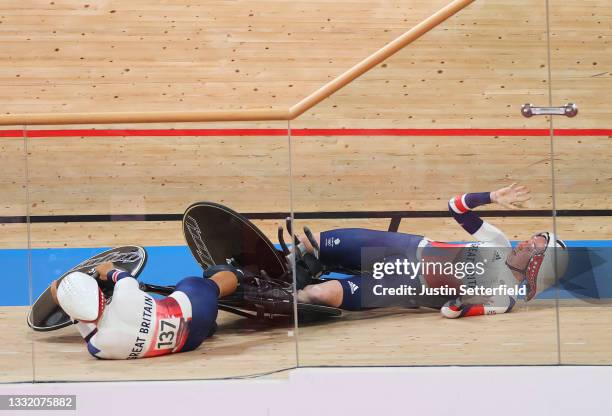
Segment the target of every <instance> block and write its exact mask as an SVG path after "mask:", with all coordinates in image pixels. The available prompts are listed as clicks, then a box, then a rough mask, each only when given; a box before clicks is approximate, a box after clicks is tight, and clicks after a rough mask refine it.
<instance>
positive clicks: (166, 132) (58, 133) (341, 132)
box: [0, 129, 612, 138]
mask: <svg viewBox="0 0 612 416" xmlns="http://www.w3.org/2000/svg"><path fill="white" fill-rule="evenodd" d="M26 134H27V137H28V138H52V137H176V136H183V137H210V136H217V137H235V136H285V135H287V130H285V129H148V130H143V129H75V130H28V131H27V133H26ZM549 134H550V131H549V130H548V129H293V130H291V135H292V136H296V137H297V136H299V137H305V136H396V137H401V136H405V137H407V136H413V137H432V136H436V137H470V136H472V137H473V136H486V137H491V136H523V137H548V136H549ZM555 135H557V136H570V137H579V136H583V137H585V136H610V137H612V129H557V130H555ZM23 136H24V133H23V130H0V137H9V138H23Z"/></svg>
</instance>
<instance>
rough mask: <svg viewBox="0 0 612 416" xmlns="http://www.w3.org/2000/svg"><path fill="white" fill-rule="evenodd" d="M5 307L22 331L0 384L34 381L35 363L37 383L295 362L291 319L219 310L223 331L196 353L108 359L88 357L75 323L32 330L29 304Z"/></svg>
mask: <svg viewBox="0 0 612 416" xmlns="http://www.w3.org/2000/svg"><path fill="white" fill-rule="evenodd" d="M0 310H1V312H0V314H1V315H2V318H3V322H6V323H7V324H8V325H9V328H10V329H11V331H13V332H12V333H13V334H16V335H17V336H14V337H10V340H9V343H8V344H7V345H5V347H3V348H2V351H1V353H0V382H7V381H13V382H14V381H28V380H32V374H33V372H32V367H33V366H34V368H35V373H34V377H35V378H36V380H37V381H54V380H64V381H67V380H70V381H76V380H82V381H87V380H89V381H96V380H99V381H111V380H119V379H122V380H169V379H170V380H172V379H197V378H225V377H246V376H251V375H256V374H266V373H270V372H275V371H280V370H283V369H286V368H291V367H295V365H296V359H295V338H294V336H293V332H292V331H293V326H292V322H291V321H289V322H287V321H285V322H279V323H277V324H275V325H274V326H269V325H268V326H264V325H261V324H259V323H256V322H252V321H250V320H246V319H243V318H239V319H238V318H237V317H236V316H235V315H231V314H227V313H225V312H220V315H219V319H218V324H219V330H218V332H217V333H216V335H215V336H213V337H212V338H210V339H208V340H207V341H206V343H205V344H203V345H202V346H201V347H200V348H198V349H197V350H196V351H193V352H190V353H185V354H174V355H169V356H165V357H156V358H155V359H143V360H131V361H124V360H120V361H114V360H108V361H107V360H97V359H95V358H93V357H92V356H90V355H89V353H88V352H87V348H86V347H85V344H84V343H83V339H82V338H81V336H80V335H79V333H78V331H77V330H76V328H74V327H68V328H64V329H60V330H58V331H54V332H30V331H29V328H27V327H24V323H25V319H26V315H27V308H25V307H3V308H0ZM32 342H33V343H34V344H33V346H32ZM32 352H34V354H32ZM32 357H34V359H33V360H32ZM126 363H127V364H128V365H129V370H128V369H126V367H125V365H126Z"/></svg>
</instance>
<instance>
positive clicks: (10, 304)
mask: <svg viewBox="0 0 612 416" xmlns="http://www.w3.org/2000/svg"><path fill="white" fill-rule="evenodd" d="M24 133H25V131H24V130H23V129H20V128H17V129H14V128H4V129H2V130H0V149H1V150H2V151H1V152H0V166H2V169H1V171H0V194H1V195H2V204H1V205H0V230H1V232H0V245H1V250H0V265H1V267H2V270H3V271H4V276H3V278H2V280H3V282H4V286H3V290H2V292H0V322H2V328H3V331H4V334H3V336H2V339H3V343H2V346H1V347H0V383H9V382H24V381H32V338H31V335H30V332H29V331H28V327H27V325H26V316H27V314H28V309H29V305H30V281H29V279H28V250H27V249H28V232H27V227H28V225H27V222H26V218H27V188H26V181H27V179H26V178H27V174H26V173H27V166H26V151H27V150H26V143H25V136H24Z"/></svg>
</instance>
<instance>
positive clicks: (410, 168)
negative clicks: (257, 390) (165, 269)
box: [0, 0, 612, 381]
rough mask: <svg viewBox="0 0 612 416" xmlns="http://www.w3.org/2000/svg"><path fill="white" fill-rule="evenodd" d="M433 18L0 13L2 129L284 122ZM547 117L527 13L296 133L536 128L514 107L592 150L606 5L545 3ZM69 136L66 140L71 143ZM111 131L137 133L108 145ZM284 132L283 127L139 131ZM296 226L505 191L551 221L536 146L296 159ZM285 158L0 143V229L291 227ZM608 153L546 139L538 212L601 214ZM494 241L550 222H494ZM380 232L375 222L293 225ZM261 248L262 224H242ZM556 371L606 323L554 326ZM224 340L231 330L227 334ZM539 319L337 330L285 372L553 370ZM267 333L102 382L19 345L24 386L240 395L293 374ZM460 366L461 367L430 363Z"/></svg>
mask: <svg viewBox="0 0 612 416" xmlns="http://www.w3.org/2000/svg"><path fill="white" fill-rule="evenodd" d="M445 3H446V1H422V0H418V1H417V0H414V1H409V2H406V1H395V0H393V1H390V2H389V1H387V2H362V1H348V0H346V1H344V0H343V1H339V2H338V1H337V2H326V1H318V2H312V1H310V2H302V3H300V2H293V1H292V2H289V1H275V2H271V1H270V2H269V1H265V2H260V1H257V2H255V1H243V0H241V1H232V2H229V1H215V2H208V1H207V2H204V3H202V4H201V5H193V4H192V2H189V1H187V0H173V1H172V2H170V3H168V2H164V3H163V4H159V3H155V2H147V1H144V0H136V1H130V2H126V1H118V0H110V1H97V0H96V1H91V2H88V7H86V6H85V4H83V3H82V2H76V1H74V0H56V1H54V2H40V1H38V0H26V1H19V2H17V1H14V0H10V1H5V2H3V3H2V5H0V33H1V34H2V39H3V41H2V43H1V44H0V55H1V56H2V57H3V58H2V59H3V65H2V67H1V68H0V87H2V88H0V99H2V103H3V108H2V111H3V112H12V113H17V112H50V111H56V112H63V111H65V112H69V111H107V110H108V111H110V110H112V111H121V110H125V111H130V110H134V109H138V110H172V111H176V110H182V109H209V108H216V109H231V108H251V107H257V108H262V107H270V106H289V105H291V104H293V103H295V102H296V101H297V100H299V99H300V98H303V97H304V96H305V95H307V94H308V93H310V92H312V91H313V90H314V89H316V88H317V87H319V86H320V85H321V84H322V83H323V82H325V81H326V80H327V79H329V78H330V77H333V76H336V75H337V74H338V73H340V72H342V71H344V70H345V69H346V68H348V67H350V66H351V65H352V64H354V63H355V62H357V61H359V60H360V59H362V58H363V57H364V56H366V55H368V54H369V53H371V52H372V51H373V50H375V49H377V48H378V47H380V46H382V45H383V44H384V43H386V42H387V41H389V40H391V39H393V38H394V37H395V36H397V35H398V34H400V33H402V32H403V31H404V30H406V29H407V28H409V27H411V26H412V25H413V24H414V23H415V22H417V21H419V20H420V19H422V18H423V17H425V16H428V15H429V14H431V12H432V11H434V10H437V9H438V8H439V7H440V6H442V5H443V4H445ZM549 4H550V11H551V15H550V18H551V42H552V54H551V68H550V70H551V73H552V97H549V91H548V88H549V80H548V70H549V68H548V63H547V58H546V55H547V50H546V43H545V41H546V19H545V10H544V3H543V2H541V3H538V4H534V3H533V2H528V1H527V0H518V1H509V0H503V1H497V2H493V1H478V2H475V3H474V4H473V5H472V6H470V7H469V8H468V9H466V10H465V11H464V12H462V13H460V14H459V15H457V16H455V17H454V18H452V19H451V20H449V21H448V22H447V23H445V24H444V25H443V26H441V27H439V28H437V29H435V30H434V31H432V32H431V33H429V34H428V35H426V36H425V37H424V38H422V39H420V40H419V41H417V42H416V43H415V44H414V45H411V46H410V47H409V48H407V49H405V50H404V51H402V52H400V53H398V54H397V55H396V56H394V57H393V58H391V59H390V60H389V61H387V62H385V63H384V64H382V65H380V67H378V68H376V69H375V70H373V71H372V72H370V73H368V74H366V75H365V76H363V77H362V78H360V79H358V80H357V81H356V82H354V83H353V84H351V85H350V86H348V87H347V88H345V89H343V90H341V91H340V92H339V93H338V94H337V95H335V96H333V97H331V98H330V99H328V100H326V101H325V102H323V103H322V104H321V105H319V106H317V107H315V108H314V109H313V110H311V111H309V112H308V113H307V114H305V115H304V116H303V117H301V118H300V119H298V120H295V121H293V122H292V123H291V126H292V128H342V127H347V128H400V127H401V128H514V129H520V128H530V129H532V128H540V129H542V128H544V129H545V128H548V126H549V124H548V122H547V120H546V119H545V118H531V119H525V118H523V117H521V116H520V114H519V108H520V105H521V104H524V103H526V102H532V103H534V104H536V105H548V103H549V99H550V101H551V102H552V103H553V104H554V105H562V104H565V103H566V102H569V101H573V102H576V103H578V105H579V107H580V113H579V116H578V117H576V118H573V119H566V118H555V119H554V126H555V127H556V128H571V129H574V128H600V129H609V128H611V126H610V120H611V117H610V115H611V111H610V108H611V107H610V104H609V91H610V89H611V88H610V87H611V85H612V74H611V73H610V71H609V68H610V65H612V54H610V53H609V50H610V41H611V40H610V39H611V32H610V26H609V20H610V19H609V17H610V16H611V15H612V2H611V1H610V0H603V1H597V2H588V3H571V4H570V3H567V2H562V1H561V0H553V1H550V2H549ZM70 127H75V126H70ZM113 127H116V128H129V127H139V128H142V127H143V126H113ZM171 127H191V128H195V127H200V128H255V127H263V128H285V127H286V124H282V123H241V124H232V125H229V124H227V123H226V124H223V125H220V124H214V125H212V124H211V125H198V126H194V125H174V126H166V125H164V126H146V128H171ZM292 151H293V153H292V162H293V166H292V173H293V201H292V203H293V208H294V210H296V211H324V210H334V211H335V210H340V211H342V210H347V211H348V210H444V209H446V200H447V199H448V198H449V197H451V196H453V195H454V194H456V193H459V192H467V191H481V190H490V189H493V188H494V187H496V186H499V185H502V184H505V183H508V182H511V181H519V182H523V183H525V184H526V185H528V186H530V187H531V188H532V189H533V199H532V200H531V201H530V202H529V203H528V204H526V207H527V208H531V209H550V208H552V206H553V201H552V192H551V189H552V170H551V158H550V151H551V148H550V141H549V140H548V139H547V138H542V137H539V138H536V137H527V136H526V137H504V136H501V137H443V138H441V137H375V136H373V137H343V138H337V137H307V138H304V137H301V138H297V137H294V138H293V141H292ZM288 152H289V148H288V143H287V140H286V139H284V138H282V137H254V138H248V137H208V138H204V139H202V138H185V137H174V138H168V137H164V138H155V137H141V138H137V139H134V138H129V137H126V138H114V137H113V138H92V137H84V138H69V139H68V138H54V139H30V140H29V141H28V164H27V166H28V170H29V176H30V184H29V185H30V187H29V190H28V191H29V192H28V194H27V195H26V188H25V185H26V183H25V179H24V178H25V169H26V163H25V154H26V151H25V149H24V143H23V141H22V140H19V139H13V138H0V166H2V169H1V170H0V195H2V196H1V198H0V216H21V215H25V213H26V197H27V198H29V204H30V205H29V211H30V212H31V213H32V214H33V215H60V214H68V215H78V214H129V213H180V212H182V211H183V210H184V208H185V207H186V206H187V205H188V204H189V203H191V202H193V201H195V200H201V199H207V200H215V201H217V202H222V203H225V204H227V205H229V206H231V207H232V208H234V209H236V210H238V211H243V212H265V211H288V210H289V207H290V206H291V205H290V202H291V196H290V195H289V178H288V172H289V158H288ZM610 156H611V152H610V137H605V136H602V137H590V136H585V137H556V138H555V140H554V155H553V157H554V164H555V166H554V167H555V172H554V173H555V179H556V182H555V184H554V186H555V201H554V202H555V205H556V207H557V208H560V209H611V208H612V199H611V198H612V196H611V195H612V179H611V178H612V168H611V167H610V166H611V165H610V163H609V160H610ZM490 221H491V222H492V223H494V224H495V225H497V226H499V227H500V228H501V229H503V230H505V231H506V232H507V233H508V235H509V237H510V238H512V239H519V238H522V237H523V236H525V235H529V234H531V233H533V232H535V231H541V230H543V229H551V228H552V219H550V218H497V219H490ZM611 222H612V217H584V218H579V217H574V218H560V219H558V220H557V222H556V225H557V230H558V232H559V234H560V236H561V237H563V238H567V239H611V238H612V237H611V234H612V231H611V230H612V227H610V224H611ZM302 224H307V225H309V226H310V227H311V228H312V229H313V230H321V229H325V228H332V227H338V226H363V227H368V228H375V229H386V227H387V225H388V221H387V220H315V221H305V222H300V225H302ZM258 225H261V226H262V228H263V229H264V231H265V232H266V233H267V234H268V235H269V236H270V237H271V238H273V240H274V235H275V222H274V221H264V222H258ZM400 231H406V232H413V233H418V234H425V235H427V236H428V237H431V238H434V239H438V240H463V239H465V238H466V236H465V234H464V233H463V232H462V231H461V230H460V229H459V227H458V226H457V225H456V224H455V223H454V222H453V221H452V220H451V219H418V220H403V221H402V224H401V228H400ZM30 240H31V243H32V247H35V248H42V247H99V246H108V245H119V244H142V245H176V244H182V243H183V239H182V236H181V234H180V225H179V223H172V222H138V223H136V222H133V223H113V224H109V223H60V224H34V225H32V227H31V236H30ZM27 243H28V236H27V230H26V227H25V225H23V224H0V247H1V248H24V247H27ZM25 313H26V312H25V308H13V307H8V308H1V309H0V319H1V321H2V323H3V327H4V328H8V331H9V332H8V333H10V334H13V335H11V336H10V337H8V338H6V344H5V346H3V347H2V348H0V381H26V380H31V379H32V373H33V367H32V358H33V356H32V349H31V339H32V334H31V333H29V332H28V330H27V328H26V327H25V324H24V322H25ZM559 317H560V321H559V329H560V344H559V345H560V348H561V359H562V362H563V363H566V364H610V363H612V354H610V352H609V344H610V342H609V326H610V319H612V316H610V308H609V307H607V306H605V305H601V306H593V305H587V306H576V305H573V304H569V305H563V307H562V308H561V309H560V311H559ZM224 319H231V318H227V317H224ZM556 319H557V318H556V311H555V310H554V308H552V307H551V306H550V305H542V306H540V307H530V308H529V309H528V310H527V309H524V308H522V309H519V310H517V311H516V312H513V313H511V314H508V315H503V316H497V317H478V318H471V319H465V320H457V321H449V320H444V319H441V318H440V317H439V315H437V314H436V313H429V312H421V311H418V312H415V311H405V312H402V313H397V312H396V311H379V312H375V313H372V314H367V313H361V314H351V315H349V316H347V317H346V318H343V319H340V320H336V321H331V322H328V323H326V324H323V325H318V326H314V325H308V326H305V327H301V328H300V329H299V332H300V333H299V336H300V338H299V342H300V357H299V360H300V364H301V365H394V364H401V365H414V364H419V365H428V364H555V363H557V362H558V361H557V359H558V357H557V327H556V326H557V321H556ZM288 329H291V328H290V327H289V328H285V327H277V328H274V329H271V330H264V331H251V330H248V329H244V328H242V327H241V324H240V323H236V322H233V321H229V320H228V321H224V325H222V328H221V331H220V332H219V335H218V336H217V337H215V339H213V340H210V342H207V343H206V344H204V345H203V346H202V347H201V348H200V349H199V350H198V351H196V352H194V353H191V354H184V355H177V356H172V357H166V358H157V359H155V360H143V361H138V362H131V363H129V364H128V365H130V371H129V373H128V372H127V371H126V370H125V366H126V363H125V362H112V363H108V362H100V361H96V360H93V359H92V358H90V357H89V356H88V354H87V353H86V351H85V348H84V347H83V345H82V343H81V341H79V340H78V338H77V336H76V333H75V332H71V330H64V331H63V332H61V333H55V334H46V335H41V334H35V335H34V337H35V339H36V343H35V349H34V351H35V353H36V355H35V361H34V363H35V365H36V378H37V380H55V379H74V380H77V379H81V380H83V379H97V380H100V379H106V380H116V379H122V378H124V379H134V378H147V379H161V378H168V377H169V378H192V377H195V378H200V377H225V376H236V375H247V374H251V373H256V372H266V371H271V370H274V369H279V368H283V367H290V366H292V365H294V364H295V355H294V353H295V352H294V347H295V345H294V339H293V338H290V337H287V330H288ZM444 344H459V345H444Z"/></svg>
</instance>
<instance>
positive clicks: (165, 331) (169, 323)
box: [155, 318, 181, 350]
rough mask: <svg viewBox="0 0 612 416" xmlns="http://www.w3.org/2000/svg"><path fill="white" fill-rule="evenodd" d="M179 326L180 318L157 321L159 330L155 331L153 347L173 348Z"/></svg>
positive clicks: (161, 348)
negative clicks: (155, 337)
mask: <svg viewBox="0 0 612 416" xmlns="http://www.w3.org/2000/svg"><path fill="white" fill-rule="evenodd" d="M180 327H181V319H180V318H167V319H162V320H161V321H159V332H158V333H157V339H156V340H155V349H156V350H171V349H174V347H176V344H177V340H178V334H179V329H180Z"/></svg>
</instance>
